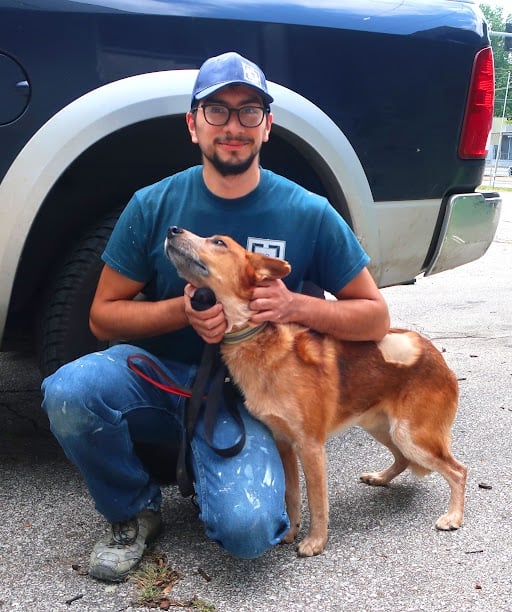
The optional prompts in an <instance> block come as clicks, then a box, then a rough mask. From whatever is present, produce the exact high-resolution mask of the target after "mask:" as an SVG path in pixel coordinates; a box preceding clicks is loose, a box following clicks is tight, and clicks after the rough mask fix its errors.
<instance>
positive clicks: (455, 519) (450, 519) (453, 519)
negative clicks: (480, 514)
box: [436, 512, 463, 531]
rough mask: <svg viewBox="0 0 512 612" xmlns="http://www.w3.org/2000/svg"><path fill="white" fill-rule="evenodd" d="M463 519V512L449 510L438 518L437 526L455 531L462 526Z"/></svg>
mask: <svg viewBox="0 0 512 612" xmlns="http://www.w3.org/2000/svg"><path fill="white" fill-rule="evenodd" d="M462 520H463V516H462V513H461V512H447V513H446V514H443V516H440V517H439V518H438V519H437V522H436V528H437V529H440V530H441V531H454V530H455V529H458V528H459V527H461V526H462Z"/></svg>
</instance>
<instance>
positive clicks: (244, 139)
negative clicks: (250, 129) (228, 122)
mask: <svg viewBox="0 0 512 612" xmlns="http://www.w3.org/2000/svg"><path fill="white" fill-rule="evenodd" d="M214 142H215V144H222V143H224V142H241V143H248V142H252V138H248V137H245V136H218V137H217V138H215V140H214Z"/></svg>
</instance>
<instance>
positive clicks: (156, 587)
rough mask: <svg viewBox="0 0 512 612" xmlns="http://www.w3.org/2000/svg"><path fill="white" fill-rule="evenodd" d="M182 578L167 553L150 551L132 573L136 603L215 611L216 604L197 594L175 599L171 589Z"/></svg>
mask: <svg viewBox="0 0 512 612" xmlns="http://www.w3.org/2000/svg"><path fill="white" fill-rule="evenodd" d="M180 579H181V576H180V574H179V572H177V571H176V570H174V569H173V568H172V567H171V566H170V565H169V563H168V561H167V557H166V555H164V554H158V553H155V552H150V553H148V554H147V555H146V556H145V558H144V560H143V561H142V563H141V564H140V565H139V567H138V568H137V569H136V570H134V571H133V572H132V574H131V575H130V580H131V581H132V582H134V583H135V586H136V590H137V595H136V601H135V602H134V604H135V605H137V606H144V607H147V608H156V609H158V610H170V609H171V608H184V609H186V610H194V611H196V612H215V606H213V605H212V604H209V603H207V602H205V601H203V600H202V599H199V598H198V597H197V596H194V597H193V598H192V599H189V600H177V599H174V598H173V597H172V596H171V591H172V589H173V588H174V587H175V586H176V584H177V583H178V582H179V581H180Z"/></svg>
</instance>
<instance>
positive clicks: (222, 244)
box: [212, 238, 227, 247]
mask: <svg viewBox="0 0 512 612" xmlns="http://www.w3.org/2000/svg"><path fill="white" fill-rule="evenodd" d="M212 242H213V244H214V245H215V246H220V247H225V246H227V244H226V243H225V242H224V240H222V238H213V239H212Z"/></svg>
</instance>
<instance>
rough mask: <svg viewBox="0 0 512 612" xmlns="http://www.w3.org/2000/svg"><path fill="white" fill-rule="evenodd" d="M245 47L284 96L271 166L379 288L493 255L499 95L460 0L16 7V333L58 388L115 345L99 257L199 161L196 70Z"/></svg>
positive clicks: (32, 3)
mask: <svg viewBox="0 0 512 612" xmlns="http://www.w3.org/2000/svg"><path fill="white" fill-rule="evenodd" d="M230 50H233V51H238V52H239V53H241V54H242V55H244V56H246V57H248V58H249V59H252V60H253V61H255V62H256V63H257V64H259V65H260V66H261V67H262V68H263V70H264V72H265V74H266V76H267V79H268V81H269V89H270V93H271V95H272V96H273V97H274V99H275V102H274V104H273V105H272V111H273V114H274V126H273V131H272V137H271V141H270V143H268V144H267V145H265V147H264V150H263V154H262V163H263V165H264V166H265V167H267V168H269V169H272V170H274V171H276V172H279V173H281V174H283V175H285V176H287V177H289V178H291V179H293V180H295V181H297V182H299V183H301V184H302V185H304V186H305V187H307V188H309V189H311V190H313V191H316V192H318V193H321V194H324V195H326V196H327V197H328V198H329V200H330V202H331V204H332V206H334V207H335V208H336V209H337V210H339V211H340V212H341V214H342V215H343V216H344V217H345V218H346V220H347V221H348V222H349V224H350V225H351V226H352V228H353V229H354V231H355V233H356V235H357V236H358V238H359V239H360V241H361V243H362V244H363V246H364V248H365V249H366V250H367V252H368V253H369V255H370V256H371V264H370V270H371V272H372V274H373V276H374V278H375V280H376V281H377V283H378V285H379V286H381V287H384V286H388V285H393V284H398V283H403V282H407V281H409V280H412V279H414V278H415V277H416V276H418V275H420V274H432V273H435V272H440V271H443V270H447V269H450V268H453V267H456V266H459V265H461V264H464V263H467V262H469V261H472V260H474V259H476V258H478V257H480V256H481V255H482V254H483V253H484V252H485V251H486V249H487V248H488V246H489V245H490V243H491V242H492V239H493V236H494V233H495V230H496V226H497V223H498V218H499V211H500V206H501V199H500V197H499V194H497V193H481V192H479V191H477V187H478V185H480V183H481V180H482V175H483V170H484V160H485V156H486V151H487V139H488V134H489V130H490V127H491V120H492V113H493V100H494V67H493V57H492V51H491V48H490V45H489V35H488V29H487V25H486V22H485V20H484V18H483V16H482V14H481V12H480V10H479V8H478V7H477V6H476V5H475V4H474V3H473V2H471V1H456V0H339V1H337V2H333V1H332V0H258V1H256V0H219V1H215V0H195V1H194V2H190V1H189V0H172V1H171V0H1V1H0V87H1V91H2V96H1V97H0V143H1V146H0V181H1V182H0V220H1V223H0V279H1V282H0V338H1V337H2V336H3V343H2V346H3V347H4V348H5V347H6V346H9V341H11V342H12V341H13V340H15V339H17V338H19V337H20V333H21V334H25V336H26V337H29V338H31V340H33V345H32V346H33V347H34V349H35V350H37V353H38V354H39V358H40V364H41V370H42V372H43V373H44V374H46V373H48V372H51V371H54V370H55V369H56V368H57V367H58V366H59V365H60V364H62V363H64V362H66V361H68V360H70V359H73V358H74V357H77V356H79V355H81V354H84V353H85V352H88V351H91V350H95V349H96V348H97V347H99V346H100V345H99V343H98V341H97V340H96V339H95V338H94V337H93V336H92V334H91V332H90V331H89V327H88V310H89V306H90V303H91V300H92V297H93V294H94V289H95V285H96V281H97V278H98V275H99V272H100V269H101V262H100V258H99V256H100V254H101V252H102V250H103V247H104V245H105V242H106V240H107V239H108V236H109V234H110V232H111V229H112V227H113V224H114V223H115V221H116V219H117V217H118V215H119V211H120V209H122V207H123V206H124V205H125V204H126V203H127V202H128V200H129V198H130V196H131V195H132V193H133V192H134V191H135V190H136V189H138V188H139V187H141V186H144V185H148V184H151V183H153V182H155V181H157V180H159V179H161V178H162V177H164V176H167V175H169V174H172V173H174V172H176V171H178V170H181V169H184V168H186V167H188V166H190V165H193V164H196V163H198V162H199V161H200V159H199V155H198V151H197V149H196V148H195V146H194V145H192V144H191V142H190V141H189V137H188V134H187V130H186V126H185V121H184V114H185V113H186V111H187V110H188V109H189V104H190V93H191V90H192V84H193V82H194V79H195V75H196V73H197V69H198V67H199V66H200V65H201V63H202V62H203V61H204V60H205V59H206V58H207V57H210V56H213V55H218V54H220V53H223V52H225V51H230Z"/></svg>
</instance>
